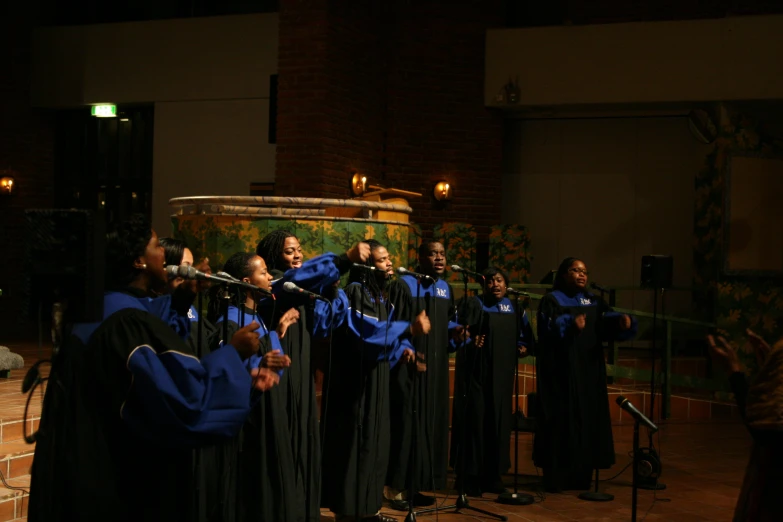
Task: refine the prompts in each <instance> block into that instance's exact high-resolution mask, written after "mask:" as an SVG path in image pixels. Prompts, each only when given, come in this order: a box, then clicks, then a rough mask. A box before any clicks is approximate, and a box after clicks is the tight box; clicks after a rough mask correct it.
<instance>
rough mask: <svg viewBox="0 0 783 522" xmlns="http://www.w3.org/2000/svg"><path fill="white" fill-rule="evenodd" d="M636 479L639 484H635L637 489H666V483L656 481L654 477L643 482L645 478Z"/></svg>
mask: <svg viewBox="0 0 783 522" xmlns="http://www.w3.org/2000/svg"><path fill="white" fill-rule="evenodd" d="M637 480H638V481H639V484H638V485H637V486H636V487H637V488H638V489H646V490H648V491H661V490H664V489H666V484H664V483H663V482H658V481H657V480H655V479H653V480H650V481H647V482H645V479H643V478H638V479H637Z"/></svg>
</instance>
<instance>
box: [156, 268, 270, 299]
mask: <svg viewBox="0 0 783 522" xmlns="http://www.w3.org/2000/svg"><path fill="white" fill-rule="evenodd" d="M166 273H167V274H168V275H169V277H181V278H182V279H195V280H197V281H209V282H211V283H218V284H222V285H233V286H238V287H240V288H243V289H245V290H249V291H252V292H258V293H260V294H263V295H265V296H268V297H269V296H271V295H272V292H270V291H269V290H264V289H263V288H259V287H257V286H255V285H251V284H250V283H245V282H244V281H238V280H236V279H234V278H231V279H226V278H224V277H220V276H217V275H212V274H206V273H204V272H201V271H199V270H196V269H195V268H193V267H192V266H190V265H180V266H176V265H169V266H167V267H166ZM229 277H230V276H229Z"/></svg>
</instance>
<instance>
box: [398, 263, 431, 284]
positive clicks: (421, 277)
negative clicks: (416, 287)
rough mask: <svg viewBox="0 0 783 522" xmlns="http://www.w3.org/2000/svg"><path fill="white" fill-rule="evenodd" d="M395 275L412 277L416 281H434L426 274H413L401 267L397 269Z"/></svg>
mask: <svg viewBox="0 0 783 522" xmlns="http://www.w3.org/2000/svg"><path fill="white" fill-rule="evenodd" d="M397 273H398V274H400V275H409V276H413V277H415V278H416V279H429V280H430V281H434V279H433V278H432V277H431V276H428V275H427V274H420V273H418V272H413V271H411V270H408V269H407V268H403V267H401V266H398V267H397Z"/></svg>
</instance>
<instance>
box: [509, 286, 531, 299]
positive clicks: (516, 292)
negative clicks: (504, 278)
mask: <svg viewBox="0 0 783 522" xmlns="http://www.w3.org/2000/svg"><path fill="white" fill-rule="evenodd" d="M506 293H507V294H511V295H519V296H522V297H530V294H528V293H527V292H523V291H522V290H514V289H513V288H506Z"/></svg>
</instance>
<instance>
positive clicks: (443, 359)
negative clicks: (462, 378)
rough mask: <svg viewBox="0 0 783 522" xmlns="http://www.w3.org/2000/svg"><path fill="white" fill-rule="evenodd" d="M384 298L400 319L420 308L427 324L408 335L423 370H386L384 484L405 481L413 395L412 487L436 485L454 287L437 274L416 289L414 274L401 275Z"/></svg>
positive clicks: (399, 485)
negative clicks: (423, 364)
mask: <svg viewBox="0 0 783 522" xmlns="http://www.w3.org/2000/svg"><path fill="white" fill-rule="evenodd" d="M417 297H418V298H417ZM389 299H390V301H391V302H392V304H393V305H394V307H395V309H396V310H397V313H398V316H397V317H398V318H399V319H400V320H402V321H413V320H414V319H415V318H416V316H417V315H418V314H419V313H420V312H421V311H422V310H426V312H427V316H428V317H429V319H430V325H431V329H430V333H429V334H428V335H422V336H417V337H415V338H414V339H413V344H414V346H415V347H416V351H417V352H419V353H421V354H423V355H424V358H425V362H426V365H427V371H426V372H421V373H420V372H418V371H417V370H416V368H415V367H414V366H409V365H400V366H398V367H396V368H394V369H393V370H392V372H391V377H390V379H391V388H390V393H391V395H390V400H391V410H390V411H391V430H392V432H391V441H392V446H391V450H390V454H389V469H388V472H387V477H386V485H388V486H390V487H392V488H395V489H397V490H406V491H407V489H408V487H409V480H410V479H411V469H410V455H411V447H412V444H413V425H414V419H413V411H414V400H416V401H417V402H416V425H417V428H418V429H417V431H416V433H417V435H416V464H417V469H416V475H415V479H416V481H415V484H416V490H417V491H430V490H433V489H442V488H444V487H445V486H446V472H447V468H448V455H449V454H448V451H449V449H448V448H449V352H450V351H453V350H454V348H455V346H454V344H453V343H452V342H451V341H450V333H449V331H450V329H452V328H454V327H456V326H457V323H455V322H452V321H451V318H452V315H453V310H454V292H453V290H452V288H451V285H450V284H449V283H447V282H446V281H444V280H442V279H438V280H436V281H435V282H432V281H430V280H428V279H425V280H424V281H422V284H421V290H420V292H419V290H418V286H417V280H416V279H415V278H414V277H412V276H407V275H406V276H401V277H398V278H397V280H395V281H394V282H392V283H391V286H390V288H389ZM414 378H415V379H416V394H415V395H416V396H415V397H414Z"/></svg>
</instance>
